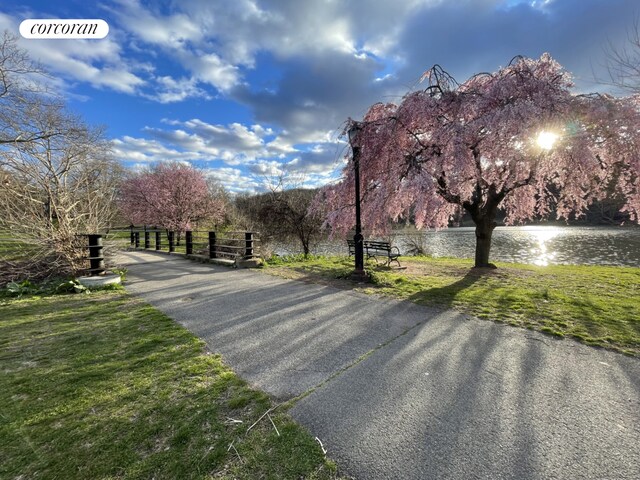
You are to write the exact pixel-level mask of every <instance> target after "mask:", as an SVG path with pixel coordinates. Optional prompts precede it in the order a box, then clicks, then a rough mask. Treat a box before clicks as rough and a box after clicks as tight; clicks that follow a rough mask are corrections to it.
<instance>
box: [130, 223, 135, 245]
mask: <svg viewBox="0 0 640 480" xmlns="http://www.w3.org/2000/svg"><path fill="white" fill-rule="evenodd" d="M129 230H131V245H133V244H135V243H136V236H135V235H134V233H133V224H131V225H130V226H129Z"/></svg>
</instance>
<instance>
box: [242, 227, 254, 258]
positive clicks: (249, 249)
mask: <svg viewBox="0 0 640 480" xmlns="http://www.w3.org/2000/svg"><path fill="white" fill-rule="evenodd" d="M244 256H245V257H249V258H251V257H253V232H244Z"/></svg>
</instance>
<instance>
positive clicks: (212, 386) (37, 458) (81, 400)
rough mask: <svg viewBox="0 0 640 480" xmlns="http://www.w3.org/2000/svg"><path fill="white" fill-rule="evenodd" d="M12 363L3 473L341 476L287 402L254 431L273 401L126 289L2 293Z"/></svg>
mask: <svg viewBox="0 0 640 480" xmlns="http://www.w3.org/2000/svg"><path fill="white" fill-rule="evenodd" d="M0 365H2V375H0V405H2V409H1V410H0V478H64V479H74V478H85V479H86V478H91V479H115V478H144V479H150V478H156V479H161V478H167V479H176V478H180V479H190V478H251V479H253V478H273V479H280V478H318V479H323V478H333V477H334V475H335V472H334V470H335V467H334V466H333V465H332V464H331V463H330V462H328V461H327V460H325V458H324V455H323V453H322V451H321V449H320V447H319V445H318V443H317V442H316V441H315V440H314V439H313V438H312V437H311V436H310V435H309V434H308V433H307V432H306V431H305V430H303V429H302V427H300V426H298V425H297V424H296V423H294V422H293V421H292V420H291V419H290V418H289V417H288V416H287V414H286V412H284V411H282V409H281V408H276V410H274V411H273V412H272V413H271V414H270V415H271V418H272V419H273V422H274V423H275V425H276V426H277V428H278V431H279V434H280V435H278V434H277V433H276V431H275V429H274V427H273V425H272V424H271V422H270V421H269V420H268V417H264V418H263V419H262V420H261V421H260V422H259V423H258V424H257V425H256V426H255V427H254V428H252V429H251V430H250V431H248V428H249V426H250V425H251V424H252V423H254V422H255V421H256V420H258V419H259V418H260V416H261V415H262V414H263V413H264V412H266V411H267V410H268V409H269V408H271V407H272V406H273V405H272V404H271V401H270V399H269V398H268V397H267V396H266V395H265V394H264V393H261V392H258V391H255V390H251V389H249V388H248V387H247V385H246V384H245V383H244V382H243V381H242V380H241V379H240V378H238V377H237V376H236V375H235V374H234V373H233V372H232V371H231V370H230V369H229V368H227V367H226V366H225V365H224V364H223V363H222V360H221V358H220V356H218V355H215V354H210V353H208V352H207V351H206V349H205V345H204V344H203V342H202V341H200V340H198V339H197V338H196V337H194V336H193V335H192V334H191V333H189V332H188V331H187V330H185V329H184V328H182V327H180V326H179V325H177V324H176V323H175V322H173V321H172V320H171V319H169V318H168V317H166V316H164V315H163V314H161V313H160V312H158V311H157V310H155V309H154V308H152V307H150V306H149V305H147V304H144V303H142V302H141V301H140V300H137V299H135V298H132V297H129V296H127V295H126V293H123V292H99V293H92V294H88V295H85V294H80V295H58V296H48V297H33V296H32V297H26V298H22V299H0ZM240 422H241V423H240ZM232 442H233V448H230V445H231V444H232ZM236 452H237V453H236Z"/></svg>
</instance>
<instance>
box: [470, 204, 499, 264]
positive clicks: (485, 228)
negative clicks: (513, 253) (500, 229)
mask: <svg viewBox="0 0 640 480" xmlns="http://www.w3.org/2000/svg"><path fill="white" fill-rule="evenodd" d="M475 223H476V258H475V265H474V267H475V268H487V267H489V268H496V266H495V265H494V264H492V263H489V252H490V251H491V236H492V235H493V229H494V228H496V222H495V221H494V219H493V218H488V217H482V218H479V219H478V221H476V222H475Z"/></svg>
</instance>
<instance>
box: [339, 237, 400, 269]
mask: <svg viewBox="0 0 640 480" xmlns="http://www.w3.org/2000/svg"><path fill="white" fill-rule="evenodd" d="M347 246H348V247H349V256H351V255H355V254H356V244H355V241H354V240H353V239H347ZM363 246H364V253H365V254H366V255H367V259H369V258H373V259H374V260H375V261H376V263H378V257H387V259H386V261H385V263H384V264H385V265H387V266H390V265H391V262H396V263H397V264H398V266H399V267H400V266H401V265H400V260H398V257H399V256H400V249H399V248H398V247H394V246H391V243H389V242H381V241H377V240H365V241H364V242H363Z"/></svg>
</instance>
